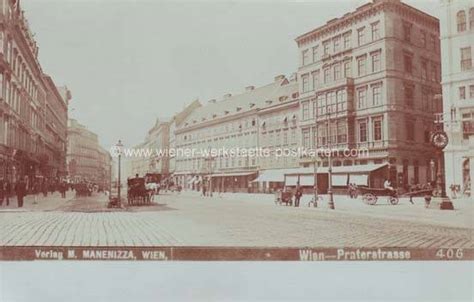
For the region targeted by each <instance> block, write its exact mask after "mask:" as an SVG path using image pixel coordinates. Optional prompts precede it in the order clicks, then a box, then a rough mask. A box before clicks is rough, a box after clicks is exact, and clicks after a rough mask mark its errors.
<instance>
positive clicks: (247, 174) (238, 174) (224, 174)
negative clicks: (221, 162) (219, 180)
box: [211, 172, 257, 177]
mask: <svg viewBox="0 0 474 302" xmlns="http://www.w3.org/2000/svg"><path fill="white" fill-rule="evenodd" d="M255 173H257V172H235V173H220V174H212V175H211V177H235V176H249V175H252V174H255Z"/></svg>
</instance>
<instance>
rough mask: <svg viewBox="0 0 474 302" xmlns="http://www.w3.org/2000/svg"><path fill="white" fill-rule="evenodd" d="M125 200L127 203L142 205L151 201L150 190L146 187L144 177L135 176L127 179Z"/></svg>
mask: <svg viewBox="0 0 474 302" xmlns="http://www.w3.org/2000/svg"><path fill="white" fill-rule="evenodd" d="M127 186H128V190H127V202H128V204H129V205H143V204H150V203H151V196H152V192H151V190H148V189H147V188H146V183H145V178H143V177H135V178H129V179H128V180H127Z"/></svg>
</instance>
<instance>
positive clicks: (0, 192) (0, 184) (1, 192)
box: [0, 177, 5, 206]
mask: <svg viewBox="0 0 474 302" xmlns="http://www.w3.org/2000/svg"><path fill="white" fill-rule="evenodd" d="M4 199H5V182H4V181H3V177H2V178H0V206H2V205H3V200H4Z"/></svg>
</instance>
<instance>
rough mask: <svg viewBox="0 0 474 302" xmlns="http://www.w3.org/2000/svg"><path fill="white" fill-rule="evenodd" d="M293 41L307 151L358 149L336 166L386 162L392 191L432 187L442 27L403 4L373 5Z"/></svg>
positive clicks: (379, 0)
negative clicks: (418, 185)
mask: <svg viewBox="0 0 474 302" xmlns="http://www.w3.org/2000/svg"><path fill="white" fill-rule="evenodd" d="M296 42H297V44H298V48H299V53H300V58H299V62H300V64H299V68H298V83H299V94H300V110H301V114H300V117H301V119H300V127H301V141H302V145H303V147H305V148H331V149H338V150H343V149H347V150H355V151H354V152H359V151H358V150H360V152H361V153H360V154H359V156H355V157H333V159H332V164H333V166H335V167H344V166H347V167H349V166H354V165H380V164H385V163H386V164H387V173H385V174H386V175H387V176H386V177H389V178H390V179H391V181H392V183H393V184H394V185H398V186H402V187H407V186H408V185H410V184H415V183H425V182H427V181H429V180H430V179H431V177H432V175H431V173H430V171H431V169H430V164H429V163H430V160H431V159H432V158H434V156H435V155H434V149H433V148H432V146H431V144H430V134H431V131H432V130H433V122H434V116H435V113H438V112H441V110H442V108H441V99H440V97H438V96H439V94H440V93H441V86H440V44H439V23H438V20H437V19H436V18H434V17H432V16H430V15H428V14H426V13H424V12H422V11H419V10H417V9H415V8H413V7H410V6H408V5H406V4H404V3H402V2H401V1H397V0H395V1H394V0H390V1H388V0H375V1H373V2H371V3H367V4H365V5H363V6H360V7H359V8H357V9H356V10H355V11H353V12H350V13H347V14H345V15H344V16H342V17H341V18H336V19H333V20H330V21H328V22H327V23H326V24H325V25H323V26H321V27H318V28H316V29H314V30H312V31H310V32H308V33H305V34H303V35H301V36H299V37H298V38H297V39H296ZM313 162H314V159H312V158H302V159H301V162H300V163H301V165H302V166H305V167H309V166H312V165H313ZM322 166H324V167H327V166H328V159H327V158H322ZM338 169H339V170H341V169H343V168H338ZM350 169H351V168H348V170H350ZM382 184H383V178H379V179H377V180H375V181H374V182H372V183H371V184H370V185H371V186H376V187H380V186H382Z"/></svg>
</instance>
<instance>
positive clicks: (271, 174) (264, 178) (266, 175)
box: [253, 169, 294, 182]
mask: <svg viewBox="0 0 474 302" xmlns="http://www.w3.org/2000/svg"><path fill="white" fill-rule="evenodd" d="M293 171H294V169H270V170H263V171H261V172H260V175H259V176H258V177H257V179H255V180H253V182H285V174H287V173H291V172H293Z"/></svg>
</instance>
